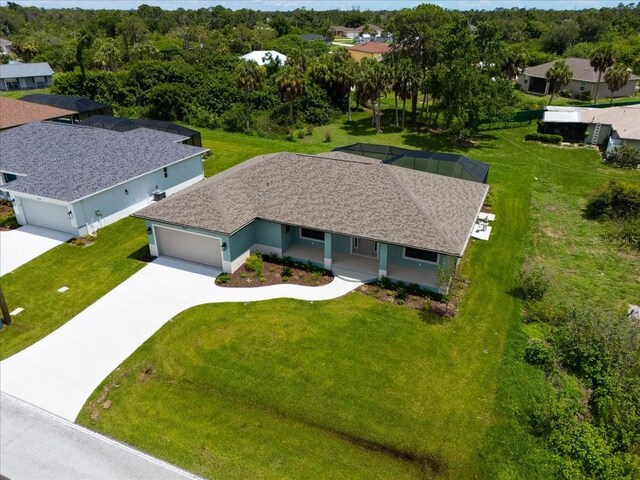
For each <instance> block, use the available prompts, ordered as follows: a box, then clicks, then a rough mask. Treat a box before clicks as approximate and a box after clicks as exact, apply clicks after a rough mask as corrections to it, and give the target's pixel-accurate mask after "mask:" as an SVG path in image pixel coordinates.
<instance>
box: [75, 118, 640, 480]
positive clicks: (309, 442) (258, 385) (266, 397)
mask: <svg viewBox="0 0 640 480" xmlns="http://www.w3.org/2000/svg"><path fill="white" fill-rule="evenodd" d="M386 117H387V119H388V121H389V120H390V118H391V112H389V111H387V112H386ZM369 122H370V119H369V117H368V116H367V115H366V114H357V115H356V117H355V121H354V122H351V123H348V122H344V121H343V122H340V123H337V124H335V125H333V126H331V127H320V128H317V129H316V131H315V132H314V134H313V136H311V137H306V138H305V139H303V140H298V139H296V141H293V142H289V141H284V140H270V139H261V138H257V137H247V136H244V135H239V134H231V133H225V132H219V131H215V132H210V131H205V132H203V133H204V134H203V140H204V143H205V145H206V146H208V147H209V148H211V149H212V152H213V155H212V157H210V159H209V160H207V164H206V167H205V168H206V169H207V172H208V174H211V173H214V172H217V171H220V170H222V169H224V168H228V167H229V166H231V165H234V164H236V163H238V162H240V161H242V160H244V159H246V158H249V157H251V156H253V155H255V154H257V153H267V152H274V151H280V150H290V151H306V152H310V153H313V152H319V151H326V150H329V149H331V148H333V147H334V146H336V145H344V144H347V143H353V142H356V141H368V142H376V143H388V144H395V145H405V146H409V147H413V148H431V149H436V150H450V151H451V150H457V151H460V152H463V153H466V154H468V155H470V156H472V157H474V158H477V159H479V160H484V161H487V162H489V163H490V164H491V172H490V183H491V185H492V189H493V190H494V193H493V194H492V197H493V198H492V203H493V211H494V212H495V213H496V214H497V217H498V222H497V224H496V228H495V230H494V233H493V234H492V237H491V240H490V241H489V242H473V243H472V244H471V245H470V247H469V249H468V251H467V253H466V255H465V259H464V261H463V267H462V270H463V274H464V276H465V278H467V279H468V281H469V285H470V287H469V289H468V291H467V292H466V295H465V297H464V299H463V302H462V303H461V305H460V311H459V314H458V316H457V317H456V319H455V320H454V321H452V322H450V323H446V324H443V325H429V324H425V323H424V322H422V321H421V318H420V315H419V314H418V313H415V312H411V311H407V310H405V309H402V308H398V307H393V306H386V305H382V304H379V303H376V302H375V301H373V300H371V299H370V298H368V297H364V296H361V295H360V294H357V293H354V294H350V295H348V296H347V297H344V298H342V299H339V300H336V301H332V302H322V303H315V304H309V303H305V302H296V301H290V300H280V301H271V302H264V303H259V304H247V305H208V306H201V307H197V308H194V309H191V310H189V311H187V312H183V313H182V314H181V315H180V316H179V317H177V318H176V319H175V320H174V321H173V322H171V323H170V324H168V325H167V326H165V327H164V328H163V329H162V330H161V331H160V332H159V333H158V334H156V335H155V336H154V337H153V338H151V339H150V340H149V341H148V342H147V343H146V344H145V345H144V346H143V347H142V348H140V349H139V350H138V351H137V352H135V353H134V354H133V355H132V356H131V357H130V358H129V359H128V360H127V361H126V362H124V364H123V365H122V366H121V368H120V369H119V370H118V371H117V372H115V373H114V374H113V375H112V376H111V377H109V378H108V379H107V380H105V382H104V384H103V386H101V387H100V388H99V389H97V390H96V392H95V393H94V395H93V397H92V398H93V400H95V399H96V398H97V397H98V396H99V395H101V394H103V388H105V387H106V388H110V386H113V385H118V387H117V388H111V389H110V391H109V393H108V396H107V398H108V399H110V400H112V402H113V405H112V406H111V407H110V408H109V410H103V409H102V408H100V407H98V411H99V412H100V413H99V418H98V420H97V422H93V421H92V420H91V418H90V413H89V408H88V406H87V407H85V409H84V410H83V413H82V414H81V417H80V419H79V421H80V423H82V424H85V425H87V426H90V427H91V428H95V429H97V430H98V431H101V432H104V433H107V434H109V435H112V436H114V437H116V438H119V439H122V440H125V441H127V442H130V443H132V444H133V445H136V446H138V447H140V448H143V449H144V450H147V451H150V452H151V453H153V454H155V455H158V456H160V457H163V458H166V459H168V460H170V461H173V462H175V463H177V464H179V465H181V466H184V467H186V468H189V469H192V470H194V471H196V472H198V473H201V474H203V475H205V476H211V477H216V478H243V477H247V476H250V477H259V478H315V477H320V478H340V477H345V478H430V476H436V477H439V478H445V477H446V478H473V477H476V476H481V477H483V478H553V476H554V471H553V462H552V459H551V457H550V455H549V454H548V452H546V451H545V450H544V449H543V447H542V445H540V444H539V443H538V440H537V439H536V438H534V437H532V436H531V435H530V434H529V431H528V429H527V427H526V406H527V403H528V402H529V401H530V399H531V397H532V394H533V393H535V394H539V393H540V392H544V391H545V389H546V388H547V385H546V383H545V380H544V378H543V377H542V376H541V375H540V372H539V371H538V370H536V369H533V368H531V367H529V366H528V365H526V364H525V363H524V362H523V361H522V359H521V358H522V349H523V346H524V344H525V342H526V335H525V330H524V329H523V326H522V324H521V322H520V320H519V318H520V309H521V303H520V301H519V300H518V299H517V298H515V297H514V296H513V294H512V291H513V289H514V288H515V286H516V284H515V278H516V275H517V272H518V270H519V268H520V265H521V263H522V261H523V259H524V257H525V255H529V254H533V253H532V252H533V250H532V249H533V246H534V245H537V244H545V245H546V246H545V248H546V249H547V250H546V251H545V252H544V253H543V254H542V253H541V254H540V255H541V256H542V257H544V261H545V263H546V262H548V263H549V264H552V263H553V261H555V260H554V259H555V256H556V254H555V253H554V248H555V246H553V245H551V244H548V245H547V244H546V240H544V239H542V240H540V233H539V231H540V230H541V229H542V226H541V224H540V218H541V215H540V213H539V211H540V208H541V207H540V206H541V204H542V203H543V202H544V201H545V199H546V200H548V201H550V202H551V203H553V199H563V198H564V200H562V203H563V204H564V203H565V200H566V205H565V206H566V209H563V210H562V212H563V214H562V215H561V214H560V213H561V212H558V214H557V215H555V216H543V217H544V218H545V219H548V220H549V221H550V222H552V223H553V224H554V225H556V226H557V227H562V228H567V226H568V225H569V224H571V223H573V224H575V226H576V232H574V233H573V235H576V236H578V237H579V238H580V239H581V240H585V239H586V238H587V237H588V235H590V234H591V229H590V228H589V227H590V224H589V223H588V221H587V220H584V219H582V217H581V216H580V208H581V206H582V204H583V202H584V198H585V196H586V195H587V194H588V192H589V191H590V190H591V189H592V188H593V187H594V186H596V185H598V184H599V183H601V182H603V181H606V180H607V179H608V178H624V179H627V180H629V179H631V180H639V181H640V174H639V173H638V172H622V171H619V170H614V169H612V168H610V167H607V166H604V165H602V163H601V162H600V160H599V157H598V155H597V153H596V152H595V151H593V150H590V149H586V148H585V149H576V148H559V147H550V146H546V145H541V144H536V143H529V142H523V141H522V138H523V136H524V134H525V133H526V132H528V131H531V130H532V129H533V128H534V127H530V126H529V127H522V128H514V129H507V130H493V131H486V132H484V133H482V134H481V135H480V137H479V141H478V143H477V145H476V146H474V147H471V148H467V149H460V148H455V147H453V146H452V145H449V144H448V142H447V140H446V139H445V138H443V137H442V136H437V135H429V136H427V135H416V134H413V133H409V132H399V131H395V130H393V129H389V128H386V129H385V131H388V132H389V133H384V134H381V135H373V134H372V133H373V128H372V127H371V126H370V123H369ZM327 128H330V129H331V130H332V133H333V139H332V142H330V143H324V142H323V141H322V139H323V138H324V130H325V129H327ZM563 196H564V197H563ZM578 227H579V228H578ZM532 228H533V229H534V232H535V234H533V235H532V233H531V229H532ZM585 235H586V237H585ZM578 237H574V238H573V240H567V248H569V247H568V244H569V243H570V242H571V241H573V244H574V245H575V241H576V239H577V238H578ZM533 239H535V242H534V241H533ZM593 253H594V255H595V256H596V257H597V258H598V260H596V259H594V260H593V261H594V262H597V261H598V262H599V261H604V262H612V264H618V265H620V262H622V265H623V267H622V268H620V266H618V271H619V275H618V276H617V277H616V278H615V279H613V280H611V281H608V282H606V283H605V284H604V286H603V285H601V282H599V277H595V276H592V273H593V271H592V270H593V263H589V262H586V263H584V265H582V266H581V267H579V268H578V269H577V272H576V273H577V274H579V275H581V276H584V277H585V278H591V280H590V281H591V284H590V285H589V284H588V282H587V281H585V280H581V282H586V283H585V289H584V293H585V294H587V293H588V292H589V290H590V289H591V288H593V287H595V286H596V285H599V286H600V288H602V289H603V292H602V295H603V297H607V298H609V299H610V301H614V302H618V303H620V302H623V301H626V299H627V298H628V297H629V296H631V295H634V294H637V292H638V287H637V283H636V284H635V286H629V287H626V288H623V289H622V291H621V290H619V288H618V287H619V282H624V280H625V278H626V280H629V279H630V278H634V277H628V278H627V277H626V275H631V274H633V272H634V269H637V266H636V265H637V264H638V257H637V255H635V256H634V255H631V256H629V255H628V254H620V253H618V252H615V251H614V250H613V249H611V248H609V247H607V246H604V247H603V250H602V251H596V252H593ZM562 255H563V256H566V255H565V252H563V253H562ZM627 257H628V258H627ZM567 261H570V260H567ZM613 269H614V267H613V266H612V267H611V270H613ZM574 270H575V268H574ZM551 273H552V275H553V281H554V285H557V286H558V291H559V292H567V291H572V288H573V287H572V285H571V283H570V282H567V281H566V278H567V277H569V276H570V274H571V272H569V271H566V270H564V269H563V268H560V267H559V268H557V269H554V270H553V271H552V272H551ZM635 278H637V276H636V277H635ZM596 282H599V283H596ZM581 293H582V292H581ZM559 294H562V293H559ZM149 368H151V370H152V372H153V374H152V375H150V376H149V375H146V374H143V373H141V372H143V371H144V370H145V369H149ZM104 398H105V397H104V396H103V397H102V401H104ZM88 405H89V404H88ZM141 412H145V413H148V414H147V415H145V414H142V415H141ZM194 431H197V432H198V439H197V442H196V444H195V446H194V443H193V441H194V440H193V432H194Z"/></svg>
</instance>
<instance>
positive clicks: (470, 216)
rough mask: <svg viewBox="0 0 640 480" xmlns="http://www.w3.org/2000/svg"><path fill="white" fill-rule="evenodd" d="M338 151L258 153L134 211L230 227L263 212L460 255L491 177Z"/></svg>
mask: <svg viewBox="0 0 640 480" xmlns="http://www.w3.org/2000/svg"><path fill="white" fill-rule="evenodd" d="M340 157H341V158H325V157H323V156H322V155H319V156H312V155H302V154H295V153H287V152H284V153H276V154H271V155H264V156H259V157H255V158H253V159H251V160H248V161H246V162H244V163H242V164H240V165H237V166H235V167H233V168H231V169H229V170H226V171H225V172H222V173H220V174H218V175H216V176H214V177H212V178H210V179H208V180H205V181H203V182H200V183H198V184H196V185H194V186H192V187H190V188H188V189H185V190H183V191H182V192H179V193H176V194H174V195H172V196H171V197H169V198H168V199H166V200H162V201H161V202H158V203H156V204H153V205H151V206H149V207H146V208H144V209H143V210H141V211H139V212H138V213H136V214H135V216H136V217H141V218H145V219H148V220H155V221H159V222H166V223H171V224H177V225H183V226H189V227H193V228H198V229H202V230H208V231H212V232H220V233H224V234H228V235H229V234H232V233H234V232H236V231H237V230H239V229H240V228H242V227H243V226H245V225H247V224H249V223H250V222H252V221H253V220H254V219H256V218H261V219H264V220H269V221H273V222H277V223H283V224H289V225H294V226H304V227H309V228H314V229H318V230H323V231H328V232H332V233H338V234H342V235H349V236H358V237H364V238H369V239H372V240H376V241H380V242H387V243H392V244H397V245H406V246H411V247H415V248H420V249H426V250H431V251H436V252H440V253H445V254H450V255H458V256H459V255H462V253H463V252H464V249H465V246H466V244H467V240H468V238H469V235H470V233H471V229H472V228H473V225H474V223H475V221H476V218H477V215H478V212H479V210H480V207H481V206H482V203H483V201H484V198H485V195H486V193H487V190H488V186H487V185H484V184H480V183H477V182H470V181H467V180H460V179H457V178H450V177H444V176H442V175H435V174H431V173H426V172H420V171H416V170H411V169H408V168H402V167H397V166H394V165H387V164H383V163H380V162H378V161H372V159H362V161H360V157H358V156H356V155H349V157H351V158H347V156H340Z"/></svg>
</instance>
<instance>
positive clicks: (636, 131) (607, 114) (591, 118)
mask: <svg viewBox="0 0 640 480" xmlns="http://www.w3.org/2000/svg"><path fill="white" fill-rule="evenodd" d="M543 121H544V122H548V123H584V124H588V125H591V124H597V123H600V124H604V125H611V128H613V130H615V131H616V132H618V135H619V136H620V138H623V139H625V140H640V105H627V106H621V107H609V108H588V107H554V106H551V107H547V108H546V111H545V112H544V118H543Z"/></svg>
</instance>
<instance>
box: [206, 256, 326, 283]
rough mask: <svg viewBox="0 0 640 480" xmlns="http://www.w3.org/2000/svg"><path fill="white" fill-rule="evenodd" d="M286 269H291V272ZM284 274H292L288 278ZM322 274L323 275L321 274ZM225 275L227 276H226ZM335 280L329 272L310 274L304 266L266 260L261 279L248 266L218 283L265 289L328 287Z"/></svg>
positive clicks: (315, 271) (219, 277) (313, 272)
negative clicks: (285, 286) (278, 287)
mask: <svg viewBox="0 0 640 480" xmlns="http://www.w3.org/2000/svg"><path fill="white" fill-rule="evenodd" d="M285 269H290V270H291V271H290V272H289V270H286V271H285ZM283 272H284V273H290V274H289V275H288V276H286V275H283ZM320 272H322V273H320ZM223 275H227V276H228V277H227V276H224V277H223ZM221 277H222V279H226V278H228V281H226V282H221V281H220V279H221ZM332 280H333V275H332V274H331V272H328V271H327V270H321V269H314V271H312V272H310V271H308V270H307V269H306V267H303V266H289V267H286V266H284V265H280V264H278V263H274V262H271V261H267V260H264V273H263V276H262V278H259V277H258V276H257V275H256V273H255V272H253V271H250V270H247V268H246V265H242V266H241V267H240V268H238V270H236V271H235V272H234V273H232V274H222V275H220V276H218V279H216V283H217V284H218V285H219V286H221V287H231V288H233V287H236V288H238V287H243V288H246V287H265V286H267V285H279V284H285V285H286V284H292V285H305V286H307V287H319V286H322V285H327V284H328V283H331V281H332Z"/></svg>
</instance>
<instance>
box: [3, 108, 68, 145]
mask: <svg viewBox="0 0 640 480" xmlns="http://www.w3.org/2000/svg"><path fill="white" fill-rule="evenodd" d="M73 115H74V112H72V111H70V110H64V109H62V108H54V107H48V106H46V105H38V104H35V103H29V102H23V101H22V100H15V99H13V98H8V97H0V130H4V129H5V128H11V127H17V126H19V125H24V124H25V123H30V122H37V121H41V120H55V119H58V120H61V121H66V122H71V118H72V117H73ZM1 147H2V145H0V154H1V153H2V149H1Z"/></svg>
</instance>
